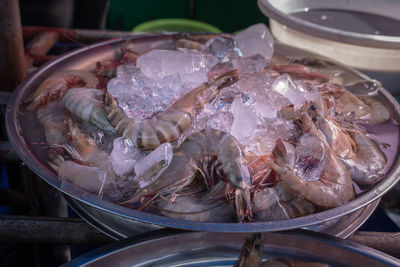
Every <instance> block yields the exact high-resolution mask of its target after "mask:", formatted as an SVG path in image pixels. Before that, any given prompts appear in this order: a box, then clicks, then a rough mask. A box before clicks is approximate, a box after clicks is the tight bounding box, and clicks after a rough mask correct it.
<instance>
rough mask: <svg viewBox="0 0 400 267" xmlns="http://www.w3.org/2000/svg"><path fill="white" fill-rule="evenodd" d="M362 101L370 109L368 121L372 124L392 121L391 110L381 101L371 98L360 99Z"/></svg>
mask: <svg viewBox="0 0 400 267" xmlns="http://www.w3.org/2000/svg"><path fill="white" fill-rule="evenodd" d="M360 99H361V100H362V101H364V103H365V104H366V105H367V106H368V107H369V108H370V110H371V112H370V113H369V116H368V117H367V118H366V120H367V121H368V122H369V123H371V124H377V123H382V122H385V121H388V120H389V119H390V112H389V110H388V109H387V108H386V107H385V106H384V105H383V104H382V103H381V102H379V101H377V100H375V99H372V98H370V97H360Z"/></svg>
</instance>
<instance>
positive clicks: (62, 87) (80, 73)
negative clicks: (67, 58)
mask: <svg viewBox="0 0 400 267" xmlns="http://www.w3.org/2000/svg"><path fill="white" fill-rule="evenodd" d="M98 83H99V79H98V78H97V77H96V75H95V74H93V73H91V72H89V71H84V70H66V71H61V72H56V73H54V74H53V75H51V76H50V77H48V78H47V79H46V80H44V82H42V83H41V84H40V86H39V87H38V88H37V89H36V91H35V92H34V93H33V94H32V95H31V96H30V97H28V98H27V99H26V100H25V102H26V103H30V104H29V105H28V107H27V109H28V110H36V109H37V108H38V107H40V106H42V105H45V104H47V103H49V102H51V101H54V100H60V99H62V98H63V96H64V94H65V92H66V91H67V90H68V89H69V88H72V87H79V86H80V87H89V88H96V86H97V85H98Z"/></svg>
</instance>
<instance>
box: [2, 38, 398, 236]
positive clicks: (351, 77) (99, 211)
mask: <svg viewBox="0 0 400 267" xmlns="http://www.w3.org/2000/svg"><path fill="white" fill-rule="evenodd" d="M184 36H185V35H176V34H171V35H140V36H134V37H127V38H119V39H112V40H109V41H105V42H101V43H98V44H94V45H91V46H87V47H84V48H81V49H78V50H75V51H72V52H70V53H68V54H66V55H63V56H61V57H59V58H57V59H54V60H53V61H51V62H49V63H47V64H46V65H44V66H42V67H41V68H40V69H38V70H37V71H36V72H35V73H34V74H33V75H32V76H31V77H30V78H28V79H27V80H25V81H24V82H22V83H21V84H20V85H19V87H18V88H17V89H16V90H15V92H14V93H13V96H12V98H11V100H10V102H9V103H10V104H9V105H8V107H7V113H6V126H7V132H8V136H9V138H10V141H11V143H12V144H13V146H14V147H15V149H16V151H17V153H18V154H19V156H20V158H21V159H22V160H23V161H24V162H25V163H26V164H27V165H28V166H29V167H30V168H31V169H32V170H33V171H34V172H35V173H36V174H38V175H39V176H40V177H41V178H42V179H43V180H44V181H46V182H48V183H49V184H51V185H52V186H54V187H55V188H57V189H58V190H60V191H62V192H63V193H65V194H66V195H68V196H69V197H70V199H73V200H72V202H75V203H78V204H80V206H81V207H88V208H89V209H91V211H92V212H89V214H86V215H85V214H82V213H86V211H85V208H82V209H81V215H82V216H83V217H84V218H85V216H86V217H88V218H89V217H91V218H92V219H88V220H89V221H90V220H91V221H93V220H95V221H97V227H99V229H100V230H102V228H101V227H103V226H104V227H108V228H109V229H104V227H103V231H104V232H106V233H110V232H114V233H115V235H114V237H116V238H119V237H123V236H124V235H132V234H135V233H138V232H143V231H148V230H150V229H156V228H159V227H160V226H162V227H171V228H178V229H185V230H194V231H215V232H265V231H279V230H287V229H295V228H301V227H309V228H310V229H313V230H316V231H318V230H319V229H320V228H321V227H327V229H330V230H327V233H333V234H337V235H339V234H338V231H337V230H336V229H335V227H333V226H334V222H335V220H336V222H339V224H340V225H342V226H341V227H342V228H341V230H340V231H339V232H346V234H345V236H347V235H349V234H351V233H352V231H355V230H356V229H357V228H358V227H359V226H360V225H361V224H362V223H363V222H364V221H365V220H366V218H368V217H369V215H370V214H371V212H372V211H373V209H374V207H375V206H376V204H377V202H378V201H379V198H380V197H381V196H382V195H383V194H384V193H385V192H386V191H388V190H389V189H390V188H391V187H392V186H394V185H395V184H396V183H397V181H398V180H399V178H400V167H399V149H398V140H399V136H398V135H399V134H398V131H397V132H396V131H395V137H394V141H393V142H394V145H393V146H392V147H391V149H392V150H393V151H392V158H390V159H389V162H388V167H387V170H386V177H385V178H384V179H383V180H381V181H379V182H378V183H376V184H375V185H373V186H372V187H371V188H370V189H369V190H367V191H365V192H363V193H362V194H360V195H359V196H357V197H356V198H355V199H353V200H352V201H350V202H348V203H346V204H344V205H342V206H340V207H337V208H333V209H329V210H326V211H323V212H319V213H316V214H312V215H308V216H304V217H300V218H293V219H288V220H281V221H267V222H256V223H206V222H194V221H185V220H178V219H173V218H168V217H163V216H158V215H154V214H150V213H145V212H140V211H136V210H132V209H128V208H125V207H122V206H119V205H116V204H113V203H111V202H107V201H105V200H102V199H100V198H98V197H97V196H95V195H91V194H88V193H87V192H85V191H83V190H82V189H81V188H79V187H77V186H75V185H73V184H70V183H68V182H63V186H62V187H61V181H60V180H59V179H58V177H57V175H56V174H55V173H54V171H53V170H52V169H51V168H50V167H49V166H48V164H47V160H48V159H47V153H46V150H45V148H44V146H43V145H42V144H43V141H44V133H43V130H42V128H41V127H40V126H39V125H40V124H39V123H38V121H37V118H36V115H35V114H34V113H29V112H27V111H26V110H25V109H24V107H25V104H23V99H25V98H26V97H27V96H29V95H30V94H31V93H32V92H33V91H34V90H35V89H36V88H37V87H38V86H39V85H40V83H41V82H42V81H43V80H44V79H45V78H46V77H48V76H49V75H50V74H52V73H54V72H57V71H61V70H65V69H90V68H93V67H94V65H95V63H96V62H97V61H103V60H107V59H110V58H118V56H120V55H121V46H122V45H124V44H126V42H127V41H129V45H131V46H132V47H133V48H134V50H135V51H137V52H138V53H144V52H146V51H149V50H151V49H154V48H164V49H171V48H172V47H174V44H175V42H176V40H178V39H180V38H182V37H184ZM196 36H197V37H198V38H201V37H202V35H196ZM275 50H276V55H285V56H295V55H297V56H299V55H301V56H309V55H310V54H309V53H306V52H304V51H301V50H298V49H293V48H291V47H288V46H285V45H281V44H277V45H276V47H275ZM330 65H331V66H333V67H334V68H335V69H338V70H340V71H341V72H342V73H343V78H344V80H345V82H346V83H352V82H354V81H359V80H360V79H366V80H368V77H366V76H365V75H363V74H361V73H359V72H357V71H355V70H352V69H349V68H346V67H343V66H341V65H337V64H334V63H331V64H330ZM377 97H378V98H379V99H380V100H381V101H382V102H383V103H384V104H385V105H386V106H387V107H388V108H389V109H390V111H391V112H392V114H393V119H394V120H395V121H397V122H399V121H400V117H399V115H400V107H399V104H398V103H397V101H396V100H395V99H394V98H393V97H392V96H391V95H390V94H389V93H388V92H387V91H386V90H385V89H383V88H382V89H380V90H379V95H378V96H377ZM396 129H397V127H396ZM392 130H393V129H392ZM392 134H393V133H392ZM368 205H370V206H369V207H367V206H368ZM75 206H76V205H75ZM362 208H363V209H364V211H362V212H361V213H356V212H357V211H358V212H360V209H362ZM86 210H88V209H86ZM93 210H94V211H95V212H93ZM352 213H355V214H356V215H357V214H358V215H357V216H356V218H358V219H357V220H355V221H353V220H354V218H355V217H354V216H353V215H351V214H352ZM105 217H107V218H108V219H110V218H111V220H108V221H107V222H106V223H105V224H103V218H105ZM93 218H94V219H93ZM142 223H144V224H142ZM138 225H141V226H143V228H141V227H138ZM332 225H333V226H332ZM95 226H96V223H95ZM121 226H122V227H121ZM123 227H128V228H129V231H127V232H125V233H123V234H122V235H121V234H120V233H119V229H120V228H123ZM139 228H140V229H139ZM141 229H142V230H141ZM143 229H144V230H143ZM348 229H350V230H351V231H350V233H349V230H348ZM111 235H112V234H111Z"/></svg>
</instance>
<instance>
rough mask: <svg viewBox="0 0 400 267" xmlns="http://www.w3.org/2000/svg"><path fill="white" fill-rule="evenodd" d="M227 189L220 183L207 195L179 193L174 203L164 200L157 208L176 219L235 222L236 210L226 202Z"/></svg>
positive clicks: (188, 192)
mask: <svg viewBox="0 0 400 267" xmlns="http://www.w3.org/2000/svg"><path fill="white" fill-rule="evenodd" d="M225 188H226V184H225V182H222V181H219V182H217V184H215V185H213V186H212V187H211V188H210V190H209V191H208V192H206V193H199V192H198V191H199V190H198V189H190V190H189V191H183V192H181V193H179V195H178V196H177V197H176V198H174V200H173V201H172V202H170V201H168V200H163V199H162V200H161V201H160V203H158V204H157V206H158V208H159V209H161V213H162V214H163V215H165V216H168V217H171V218H175V219H182V220H189V221H198V222H229V221H234V219H235V216H236V215H235V210H234V209H233V208H232V207H231V206H229V204H228V202H227V201H226V198H225ZM196 191H197V193H196Z"/></svg>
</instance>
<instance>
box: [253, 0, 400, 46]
mask: <svg viewBox="0 0 400 267" xmlns="http://www.w3.org/2000/svg"><path fill="white" fill-rule="evenodd" d="M257 3H258V7H259V9H260V10H261V12H262V13H263V14H264V15H266V16H267V17H269V18H270V19H273V20H276V21H277V22H279V23H280V24H283V25H284V26H286V27H289V28H292V29H295V30H297V31H299V32H302V33H306V34H309V35H312V36H317V37H320V38H323V39H327V40H331V41H336V42H343V43H348V44H354V45H361V46H368V47H375V48H387V49H400V36H399V37H397V36H387V35H372V34H362V33H356V32H350V31H344V30H339V29H335V28H331V27H327V26H322V25H319V24H316V23H313V22H310V21H306V20H303V19H300V18H298V17H295V16H292V15H290V14H286V13H284V12H282V11H281V10H279V9H277V8H276V7H275V6H274V5H273V4H271V3H270V0H257Z"/></svg>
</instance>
